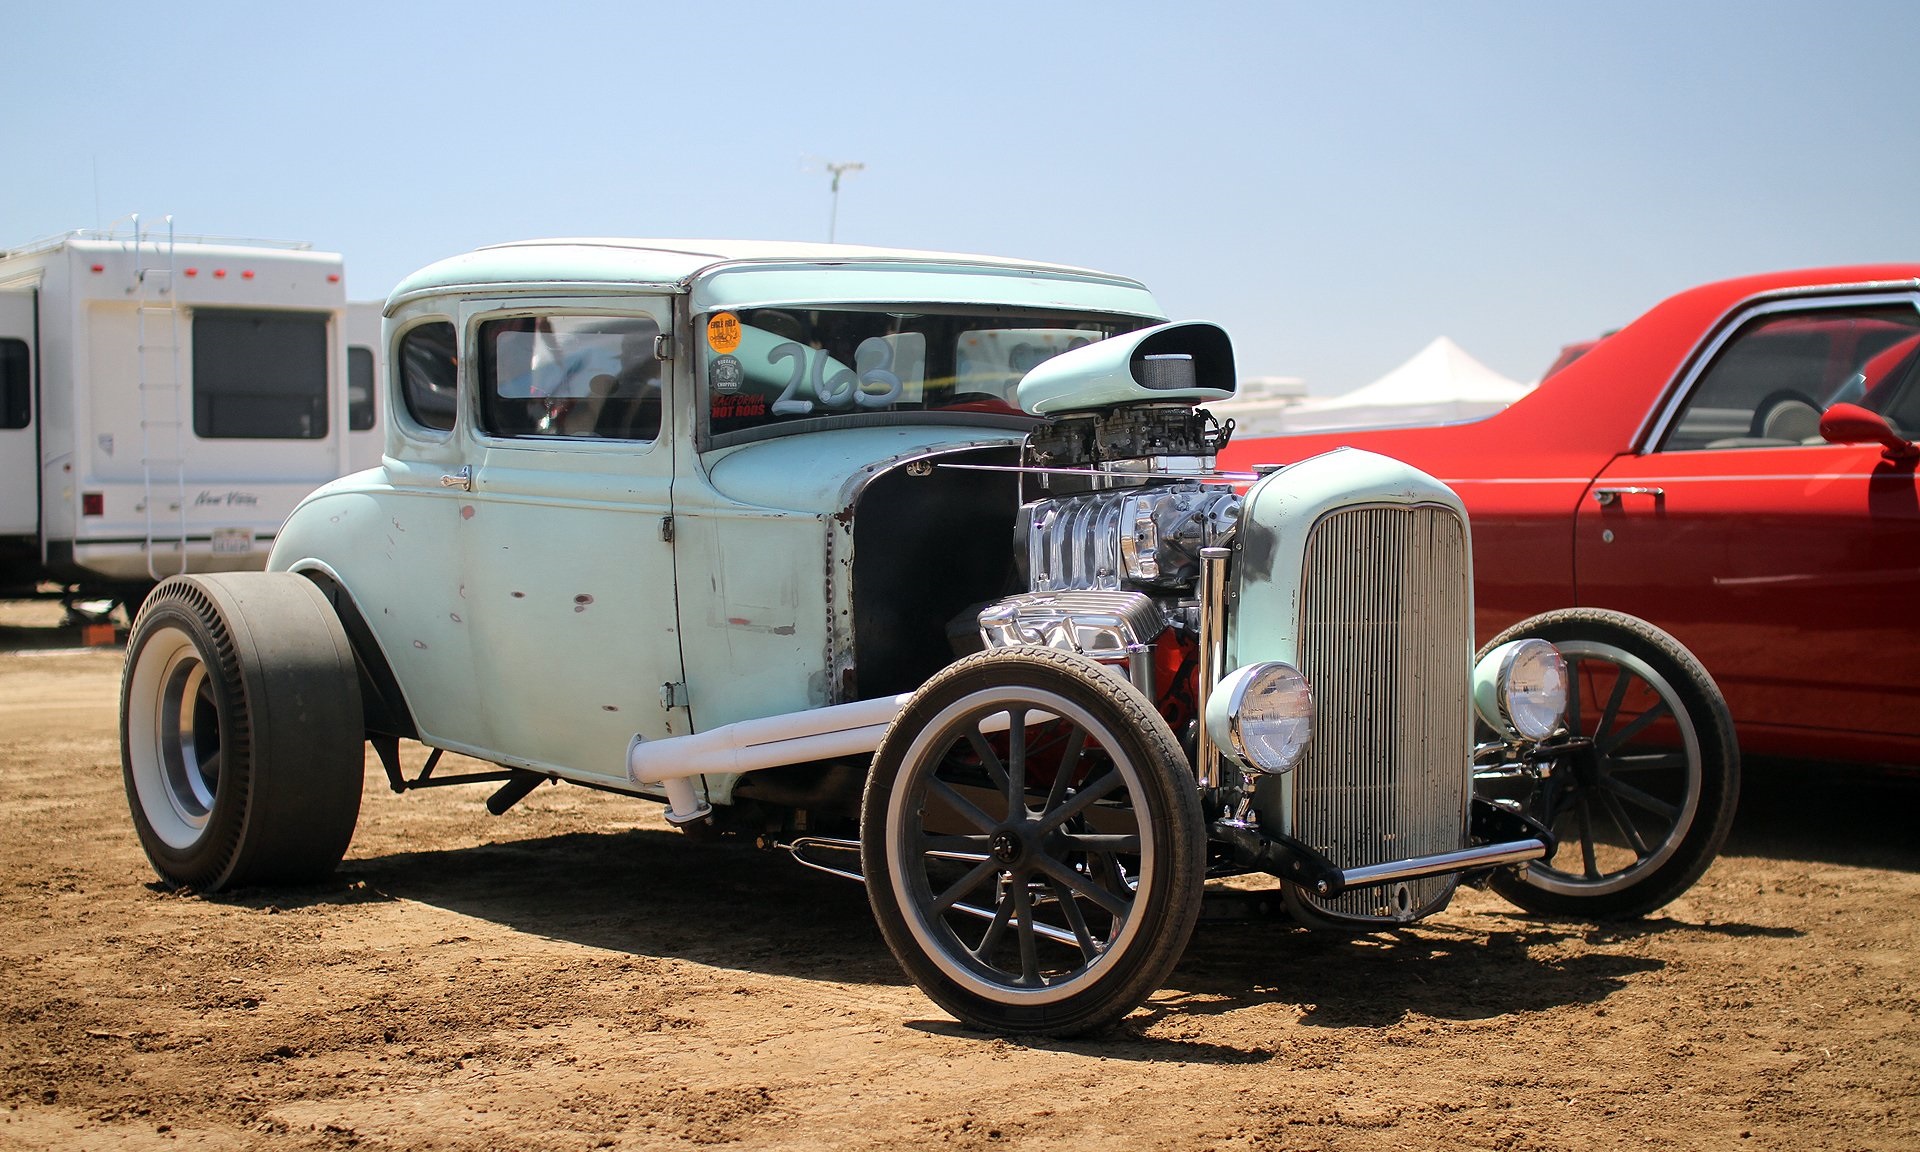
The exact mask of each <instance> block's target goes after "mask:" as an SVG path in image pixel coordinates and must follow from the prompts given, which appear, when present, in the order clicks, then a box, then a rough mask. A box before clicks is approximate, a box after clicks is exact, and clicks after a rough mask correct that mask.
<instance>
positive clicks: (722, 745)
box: [627, 693, 913, 825]
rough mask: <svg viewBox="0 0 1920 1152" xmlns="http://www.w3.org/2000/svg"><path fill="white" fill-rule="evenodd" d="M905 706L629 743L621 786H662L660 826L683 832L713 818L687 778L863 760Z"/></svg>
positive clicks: (813, 711) (876, 704)
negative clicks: (854, 758) (664, 803)
mask: <svg viewBox="0 0 1920 1152" xmlns="http://www.w3.org/2000/svg"><path fill="white" fill-rule="evenodd" d="M912 698H913V697H912V695H911V694H909V693H902V694H901V695H898V696H883V697H880V698H878V699H874V700H858V701H855V702H854V703H852V704H835V705H833V706H832V707H828V708H810V709H808V710H807V711H805V712H790V713H787V714H786V715H784V716H765V717H761V718H760V719H757V720H741V721H739V722H737V723H734V724H727V725H724V726H722V727H719V728H715V729H713V730H712V731H709V732H699V733H695V734H694V735H691V736H675V737H671V738H669V739H666V740H647V739H646V738H644V737H641V736H635V737H634V738H633V741H632V743H630V744H628V745H627V779H628V780H630V781H632V782H633V783H634V784H658V785H664V786H665V788H666V791H667V822H668V823H670V824H676V825H678V824H690V823H692V822H693V821H695V820H701V819H704V818H705V817H706V816H708V815H709V814H710V813H711V812H712V811H713V808H712V806H711V805H709V804H708V803H707V802H706V801H705V800H703V799H701V798H700V795H699V793H698V792H696V791H695V790H694V787H693V783H692V777H695V776H704V775H707V774H709V773H713V774H728V775H734V774H740V773H745V772H758V771H759V770H760V769H762V768H777V767H779V766H781V765H783V764H804V763H806V762H808V761H810V760H832V759H836V758H838V757H842V756H862V755H865V754H867V753H869V752H872V751H873V750H874V749H876V748H878V747H880V738H881V737H882V736H884V735H885V734H886V731H887V725H889V724H891V723H893V718H894V717H895V716H898V715H899V714H900V710H901V709H902V708H904V707H906V706H907V701H908V700H911V699H912Z"/></svg>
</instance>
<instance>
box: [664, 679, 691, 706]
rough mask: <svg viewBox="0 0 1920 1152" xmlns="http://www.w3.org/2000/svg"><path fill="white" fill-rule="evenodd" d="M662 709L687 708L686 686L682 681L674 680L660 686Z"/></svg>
mask: <svg viewBox="0 0 1920 1152" xmlns="http://www.w3.org/2000/svg"><path fill="white" fill-rule="evenodd" d="M660 707H662V708H685V707H687V686H686V684H685V683H683V682H681V681H678V680H674V681H670V682H668V683H666V684H662V685H660Z"/></svg>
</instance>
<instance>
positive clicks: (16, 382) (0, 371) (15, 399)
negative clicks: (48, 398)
mask: <svg viewBox="0 0 1920 1152" xmlns="http://www.w3.org/2000/svg"><path fill="white" fill-rule="evenodd" d="M32 421H33V373H32V371H31V370H30V369H29V365H28V361H27V342H26V341H25V340H0V428H25V427H26V426H27V425H28V424H29V423H31V422H32Z"/></svg>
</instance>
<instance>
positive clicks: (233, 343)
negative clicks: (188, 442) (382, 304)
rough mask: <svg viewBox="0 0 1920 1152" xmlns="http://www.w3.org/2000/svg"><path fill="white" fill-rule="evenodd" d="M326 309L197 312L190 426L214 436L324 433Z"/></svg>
mask: <svg viewBox="0 0 1920 1152" xmlns="http://www.w3.org/2000/svg"><path fill="white" fill-rule="evenodd" d="M327 319H328V318H327V316H326V314H325V313H308V312H241V311H228V310H215V309H204V308H203V309H200V310H199V311H197V312H195V313H194V314H193V431H194V433H195V434H196V435H198V436H201V437H203V438H206V439H217V440H231V439H244V440H318V439H320V438H322V437H324V436H325V435H326V434H327Z"/></svg>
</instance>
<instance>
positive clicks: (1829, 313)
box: [1661, 304, 1920, 452]
mask: <svg viewBox="0 0 1920 1152" xmlns="http://www.w3.org/2000/svg"><path fill="white" fill-rule="evenodd" d="M1916 353H1920V312H1916V311H1915V309H1914V308H1913V307H1912V306H1911V305H1906V304H1900V305H1880V306H1872V307H1868V306H1862V307H1854V308H1827V309H1819V310H1809V311H1805V312H1777V313H1771V314H1768V315H1764V316H1759V317H1756V318H1754V319H1752V320H1749V321H1747V322H1746V323H1745V324H1743V325H1742V326H1741V327H1740V329H1739V331H1737V332H1736V333H1735V334H1734V336H1733V338H1732V339H1731V340H1729V341H1728V342H1727V343H1726V344H1725V345H1724V346H1722V347H1721V349H1720V351H1719V353H1718V354H1717V355H1716V356H1715V357H1714V360H1713V363H1711V364H1710V365H1708V366H1707V370H1706V371H1705V372H1704V373H1702V374H1701V376H1700V379H1699V380H1698V381H1697V382H1696V383H1695V385H1694V388H1693V394H1692V395H1691V396H1689V397H1688V398H1687V403H1686V407H1684V408H1683V409H1681V411H1680V417H1679V419H1678V420H1677V421H1676V422H1675V423H1674V426H1673V429H1672V430H1671V431H1670V432H1668V434H1667V439H1666V442H1665V443H1664V444H1662V445H1661V449H1662V450H1663V451H1667V452H1687V451H1695V450H1699V449H1721V448H1777V447H1784V446H1787V445H1796V444H1819V443H1823V441H1822V440H1821V439H1820V414H1821V413H1822V412H1824V411H1826V410H1827V408H1828V407H1829V406H1830V405H1833V404H1838V403H1840V402H1842V401H1846V402H1849V403H1854V404H1862V405H1865V406H1866V407H1869V408H1872V409H1874V410H1875V411H1880V412H1887V413H1889V414H1891V412H1892V407H1893V405H1894V402H1895V400H1896V398H1897V397H1899V396H1900V395H1901V393H1902V388H1903V382H1904V381H1905V380H1906V379H1907V378H1908V377H1910V376H1911V375H1912V370H1913V366H1914V362H1915V360H1916V359H1920V356H1917V355H1916ZM1896 419H1897V417H1896Z"/></svg>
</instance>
